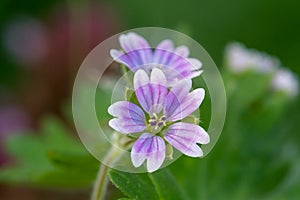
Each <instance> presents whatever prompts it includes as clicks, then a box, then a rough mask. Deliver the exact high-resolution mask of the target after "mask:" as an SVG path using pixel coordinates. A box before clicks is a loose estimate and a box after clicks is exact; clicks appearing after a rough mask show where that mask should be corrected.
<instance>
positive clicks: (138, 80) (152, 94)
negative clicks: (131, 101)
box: [134, 69, 168, 114]
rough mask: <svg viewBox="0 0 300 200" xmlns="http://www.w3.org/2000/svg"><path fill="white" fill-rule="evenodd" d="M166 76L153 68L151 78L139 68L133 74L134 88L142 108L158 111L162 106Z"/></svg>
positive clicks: (165, 93)
mask: <svg viewBox="0 0 300 200" xmlns="http://www.w3.org/2000/svg"><path fill="white" fill-rule="evenodd" d="M164 84H166V78H165V76H164V74H163V72H162V71H161V70H159V69H153V70H152V73H151V80H149V77H148V75H147V74H146V72H145V71H142V70H139V71H137V72H136V73H135V75H134V89H135V94H136V97H137V99H138V101H139V103H140V105H141V106H142V107H143V109H144V110H145V111H146V112H148V113H149V114H151V113H156V114H157V113H160V111H161V110H162V108H163V104H164V101H165V97H166V96H167V92H168V88H167V86H165V85H164Z"/></svg>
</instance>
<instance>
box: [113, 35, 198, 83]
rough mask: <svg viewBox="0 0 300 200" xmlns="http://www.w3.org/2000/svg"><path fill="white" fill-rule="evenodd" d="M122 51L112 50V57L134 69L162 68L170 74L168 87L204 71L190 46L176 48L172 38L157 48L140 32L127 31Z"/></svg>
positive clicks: (162, 42) (122, 40)
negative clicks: (139, 33)
mask: <svg viewBox="0 0 300 200" xmlns="http://www.w3.org/2000/svg"><path fill="white" fill-rule="evenodd" d="M119 42H120V45H121V48H122V50H116V49H112V50H111V51H110V54H111V56H112V57H113V58H114V60H116V61H117V62H119V63H122V64H124V65H126V66H127V67H128V68H129V69H130V70H131V71H133V72H136V71H138V70H139V69H143V70H145V71H146V72H147V73H148V74H150V72H151V70H152V69H153V68H160V69H161V70H162V71H163V72H164V74H165V75H166V78H167V82H168V86H171V85H173V84H174V83H176V82H177V81H178V80H182V79H183V78H189V79H192V78H194V77H197V76H199V75H200V74H201V72H202V71H200V68H201V67H202V63H201V62H200V61H199V60H198V59H195V58H189V57H188V56H189V49H188V48H187V47H186V46H178V47H177V48H174V44H173V42H172V41H171V40H163V41H161V42H160V43H159V44H158V45H157V46H156V48H155V50H154V51H153V50H152V48H151V46H150V45H149V43H148V42H147V41H146V40H145V39H144V38H143V37H141V36H140V35H138V34H136V33H133V32H131V33H128V34H127V35H125V34H123V35H121V36H120V38H119Z"/></svg>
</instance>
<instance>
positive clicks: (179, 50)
mask: <svg viewBox="0 0 300 200" xmlns="http://www.w3.org/2000/svg"><path fill="white" fill-rule="evenodd" d="M175 52H176V53H177V54H178V55H180V56H183V57H188V56H189V54H190V51H189V48H187V46H179V47H177V48H176V49H175Z"/></svg>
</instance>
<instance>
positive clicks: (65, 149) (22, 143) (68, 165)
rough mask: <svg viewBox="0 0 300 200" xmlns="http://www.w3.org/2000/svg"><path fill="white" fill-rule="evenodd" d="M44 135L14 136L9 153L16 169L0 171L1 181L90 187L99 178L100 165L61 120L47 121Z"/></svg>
mask: <svg viewBox="0 0 300 200" xmlns="http://www.w3.org/2000/svg"><path fill="white" fill-rule="evenodd" d="M40 132H41V133H40V134H39V135H37V134H35V135H34V134H29V133H28V134H25V133H24V134H22V135H14V136H12V137H10V138H9V139H8V142H7V144H6V149H7V152H8V153H9V154H10V155H11V156H12V157H13V158H15V160H16V161H15V165H14V166H8V167H7V168H2V169H1V170H0V181H1V182H6V183H11V184H29V185H34V186H47V187H49V186H51V187H68V188H74V187H76V188H77V187H87V186H90V185H91V184H92V182H93V181H94V178H95V176H96V173H97V170H98V166H99V162H98V161H97V160H95V159H94V158H93V157H92V156H91V155H90V154H89V153H88V152H87V150H86V149H85V148H84V146H83V145H82V144H81V143H80V142H79V141H77V138H75V137H72V135H71V134H70V131H69V130H68V129H66V128H65V127H64V126H63V125H62V124H61V123H60V122H59V121H58V120H57V119H55V118H52V117H50V118H47V119H46V120H44V121H43V123H42V126H41V130H40Z"/></svg>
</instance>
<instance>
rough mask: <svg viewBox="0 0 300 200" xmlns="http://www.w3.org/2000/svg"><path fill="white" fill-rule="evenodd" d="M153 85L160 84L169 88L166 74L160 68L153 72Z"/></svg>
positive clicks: (151, 79) (151, 80)
mask: <svg viewBox="0 0 300 200" xmlns="http://www.w3.org/2000/svg"><path fill="white" fill-rule="evenodd" d="M150 82H151V83H156V84H160V85H163V86H167V79H166V76H165V74H164V73H163V72H162V71H161V70H160V69H158V68H154V69H153V70H152V72H151V78H150Z"/></svg>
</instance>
